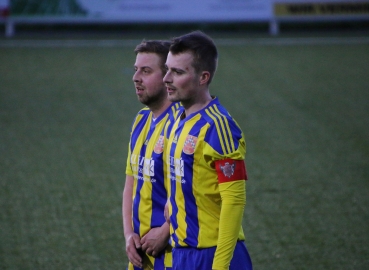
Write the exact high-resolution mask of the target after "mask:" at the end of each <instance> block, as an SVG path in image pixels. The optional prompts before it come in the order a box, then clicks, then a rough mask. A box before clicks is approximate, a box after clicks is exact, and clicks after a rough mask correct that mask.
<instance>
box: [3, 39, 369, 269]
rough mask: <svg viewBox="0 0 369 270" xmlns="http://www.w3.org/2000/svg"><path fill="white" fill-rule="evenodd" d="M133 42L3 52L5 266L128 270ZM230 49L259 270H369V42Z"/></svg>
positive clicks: (224, 72) (229, 79) (226, 59)
mask: <svg viewBox="0 0 369 270" xmlns="http://www.w3.org/2000/svg"><path fill="white" fill-rule="evenodd" d="M160 38H161V37H160ZM139 41H140V39H137V42H139ZM1 42H2V41H1V40H0V43H1ZM133 48H134V45H132V46H120V47H73V46H72V47H27V46H26V47H10V48H9V47H2V48H1V49H0V143H1V144H0V151H1V152H0V154H1V155H0V185H1V188H0V208H1V209H0V269H63V270H64V269H124V268H125V266H126V264H127V258H126V256H125V252H124V239H123V234H122V222H121V196H122V195H121V194H122V189H123V186H124V179H125V175H124V171H125V161H126V160H125V159H126V150H127V144H128V136H129V128H130V125H131V121H132V120H133V117H134V115H135V113H136V112H137V111H138V109H139V108H141V104H140V103H139V102H138V101H137V100H136V97H135V94H134V90H133V86H132V81H131V76H132V74H133V73H132V72H133V68H132V66H133V63H134V54H133ZM219 52H220V62H219V69H218V71H217V74H216V77H215V79H214V82H213V83H212V86H211V92H212V93H213V94H214V95H217V96H219V97H220V100H221V102H222V103H223V104H224V105H225V106H226V107H227V108H228V109H229V111H230V112H231V114H232V115H233V116H234V117H235V118H236V119H237V120H238V122H239V124H240V125H241V127H242V128H243V130H244V133H245V136H246V142H247V158H246V162H247V167H248V175H249V181H248V182H247V205H246V209H245V216H244V221H243V225H244V229H245V234H246V237H247V245H248V248H249V251H250V253H251V256H252V259H253V263H254V269H255V270H270V269H283V270H286V269H287V270H289V269H291V270H294V269H309V270H310V269H314V270H319V269H321V270H327V269H335V270H337V269H345V270H347V269H353V270H357V269H360V270H361V269H362V270H364V269H369V245H368V243H369V66H368V63H369V44H368V43H366V44H326V45H324V44H321V45H312V44H310V45H304V44H300V45H289V46H287V45H286V46H282V45H258V44H252V42H251V43H250V44H247V45H234V46H230V45H220V46H219Z"/></svg>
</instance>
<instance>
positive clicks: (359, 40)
mask: <svg viewBox="0 0 369 270" xmlns="http://www.w3.org/2000/svg"><path fill="white" fill-rule="evenodd" d="M214 41H215V43H216V44H217V45H221V46H237V45H285V46H286V45H341V44H368V43H369V37H300V38H278V37H270V38H224V39H223V38H219V39H216V38H215V39H214ZM140 42H141V40H138V39H137V40H134V39H126V40H114V39H111V40H78V39H77V40H75V39H73V40H72V39H71V40H0V47H2V48H48V47H49V48H54V47H57V48H59V47H60V48H75V47H134V46H136V45H137V44H138V43H140Z"/></svg>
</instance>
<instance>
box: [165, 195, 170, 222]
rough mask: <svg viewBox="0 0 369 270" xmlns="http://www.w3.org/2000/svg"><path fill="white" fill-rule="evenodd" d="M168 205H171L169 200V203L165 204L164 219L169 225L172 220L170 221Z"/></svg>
mask: <svg viewBox="0 0 369 270" xmlns="http://www.w3.org/2000/svg"><path fill="white" fill-rule="evenodd" d="M168 204H169V199H168V200H167V203H166V204H165V207H164V217H165V220H166V221H167V223H168V224H169V223H170V219H169V205H168Z"/></svg>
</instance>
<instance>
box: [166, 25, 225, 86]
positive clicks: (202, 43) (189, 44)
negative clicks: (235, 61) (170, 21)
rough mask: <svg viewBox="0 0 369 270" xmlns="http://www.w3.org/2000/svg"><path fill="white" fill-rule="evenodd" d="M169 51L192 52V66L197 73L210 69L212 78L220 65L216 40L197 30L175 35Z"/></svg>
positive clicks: (173, 52)
mask: <svg viewBox="0 0 369 270" xmlns="http://www.w3.org/2000/svg"><path fill="white" fill-rule="evenodd" d="M171 42H172V44H171V46H170V48H169V51H170V52H171V53H172V54H173V55H176V54H179V53H184V52H190V53H192V54H193V57H194V61H193V63H192V66H193V67H194V69H195V71H196V72H197V73H200V72H202V71H209V73H210V79H209V81H208V84H210V82H211V80H212V79H213V77H214V74H215V71H216V69H217V65H218V51H217V47H216V46H215V43H214V41H213V40H212V39H211V38H210V37H209V36H208V35H206V34H205V33H203V32H201V31H199V30H197V31H193V32H191V33H188V34H185V35H182V36H180V37H175V38H173V39H172V40H171Z"/></svg>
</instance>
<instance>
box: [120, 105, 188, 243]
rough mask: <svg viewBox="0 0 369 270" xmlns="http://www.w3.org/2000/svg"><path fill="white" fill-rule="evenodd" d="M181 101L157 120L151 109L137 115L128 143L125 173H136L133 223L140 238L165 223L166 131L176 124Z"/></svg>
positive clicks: (141, 111) (134, 174) (143, 110)
mask: <svg viewBox="0 0 369 270" xmlns="http://www.w3.org/2000/svg"><path fill="white" fill-rule="evenodd" d="M179 108H181V107H180V105H179V103H173V104H172V105H171V106H170V107H169V108H168V109H167V110H166V111H165V112H163V113H162V114H161V115H160V116H159V117H158V118H157V119H155V121H154V119H153V118H152V116H153V115H152V112H151V111H150V110H149V108H147V107H146V108H144V109H142V110H140V111H139V112H138V114H137V115H136V117H135V119H134V122H133V125H132V129H131V137H130V142H129V150H128V158H127V166H126V174H127V175H133V176H134V180H135V181H134V186H133V194H132V196H133V197H132V199H133V206H132V222H133V229H134V232H135V233H137V234H138V235H140V236H141V237H142V236H143V235H145V234H146V233H147V232H148V231H149V230H150V229H151V228H155V227H160V226H162V225H163V224H164V222H165V218H164V214H163V213H164V206H165V203H166V201H167V191H166V186H165V181H164V168H163V167H164V162H163V150H164V149H163V147H164V137H163V130H164V127H165V126H166V125H168V126H169V127H170V126H171V125H173V123H174V121H175V118H176V116H177V115H178V112H179V111H178V109H179Z"/></svg>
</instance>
